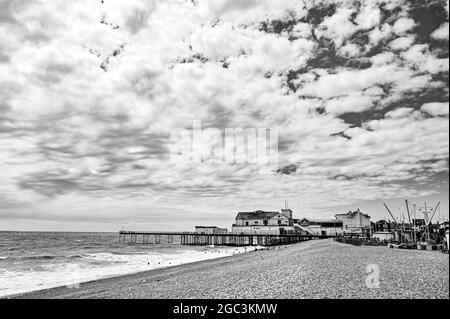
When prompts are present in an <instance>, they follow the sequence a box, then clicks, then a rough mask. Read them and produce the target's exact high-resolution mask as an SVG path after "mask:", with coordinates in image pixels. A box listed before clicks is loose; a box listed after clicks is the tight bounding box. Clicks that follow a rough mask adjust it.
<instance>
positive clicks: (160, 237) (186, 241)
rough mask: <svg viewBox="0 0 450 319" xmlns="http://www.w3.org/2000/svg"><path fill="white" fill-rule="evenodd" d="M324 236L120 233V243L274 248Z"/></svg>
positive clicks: (123, 231)
mask: <svg viewBox="0 0 450 319" xmlns="http://www.w3.org/2000/svg"><path fill="white" fill-rule="evenodd" d="M329 237H330V236H322V235H300V234H285V235H268V234H242V233H239V234H237V233H224V234H202V233H196V232H152V231H149V232H147V231H125V230H122V231H120V232H119V242H120V243H131V244H181V245H203V246H205V245H220V246H274V245H288V244H296V243H299V242H302V241H306V240H311V239H321V238H329Z"/></svg>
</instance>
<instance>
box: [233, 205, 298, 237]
mask: <svg viewBox="0 0 450 319" xmlns="http://www.w3.org/2000/svg"><path fill="white" fill-rule="evenodd" d="M295 231H296V229H295V227H294V220H293V219H292V210H290V209H282V210H281V211H280V212H276V211H272V212H266V211H262V210H257V211H254V212H239V213H238V214H237V216H236V220H235V223H234V224H233V226H232V232H233V233H238V234H241V233H242V234H267V235H283V234H287V233H293V232H295Z"/></svg>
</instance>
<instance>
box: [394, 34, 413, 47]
mask: <svg viewBox="0 0 450 319" xmlns="http://www.w3.org/2000/svg"><path fill="white" fill-rule="evenodd" d="M413 43H414V37H413V36H409V37H401V38H397V39H395V40H393V41H391V42H390V43H389V47H390V48H391V49H392V50H406V49H408V48H409V47H410V46H411V45H412V44H413Z"/></svg>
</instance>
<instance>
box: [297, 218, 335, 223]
mask: <svg viewBox="0 0 450 319" xmlns="http://www.w3.org/2000/svg"><path fill="white" fill-rule="evenodd" d="M302 221H308V222H311V223H342V220H337V219H310V218H302V219H299V220H298V222H302Z"/></svg>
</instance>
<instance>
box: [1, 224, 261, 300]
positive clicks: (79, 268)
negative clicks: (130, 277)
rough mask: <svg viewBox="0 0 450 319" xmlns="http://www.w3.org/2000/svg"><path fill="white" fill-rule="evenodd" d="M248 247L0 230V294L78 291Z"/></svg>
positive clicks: (225, 254)
mask: <svg viewBox="0 0 450 319" xmlns="http://www.w3.org/2000/svg"><path fill="white" fill-rule="evenodd" d="M253 249H254V248H253ZM249 250H252V248H250V247H223V246H222V247H217V246H216V247H214V246H183V245H179V244H168V243H161V244H129V243H128V244H127V243H119V236H118V233H71V232H67V233H63V232H0V297H5V296H11V295H16V294H21V293H25V292H31V291H36V290H41V289H47V288H52V287H58V286H67V287H69V288H73V289H76V288H77V287H78V284H79V283H83V282H87V281H92V280H97V279H103V278H109V277H115V276H120V275H126V274H132V273H137V272H142V271H147V270H152V269H158V268H166V267H171V266H176V265H181V264H186V263H191V262H196V261H202V260H207V259H214V258H220V257H225V256H231V255H234V254H238V253H244V252H246V251H249Z"/></svg>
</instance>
